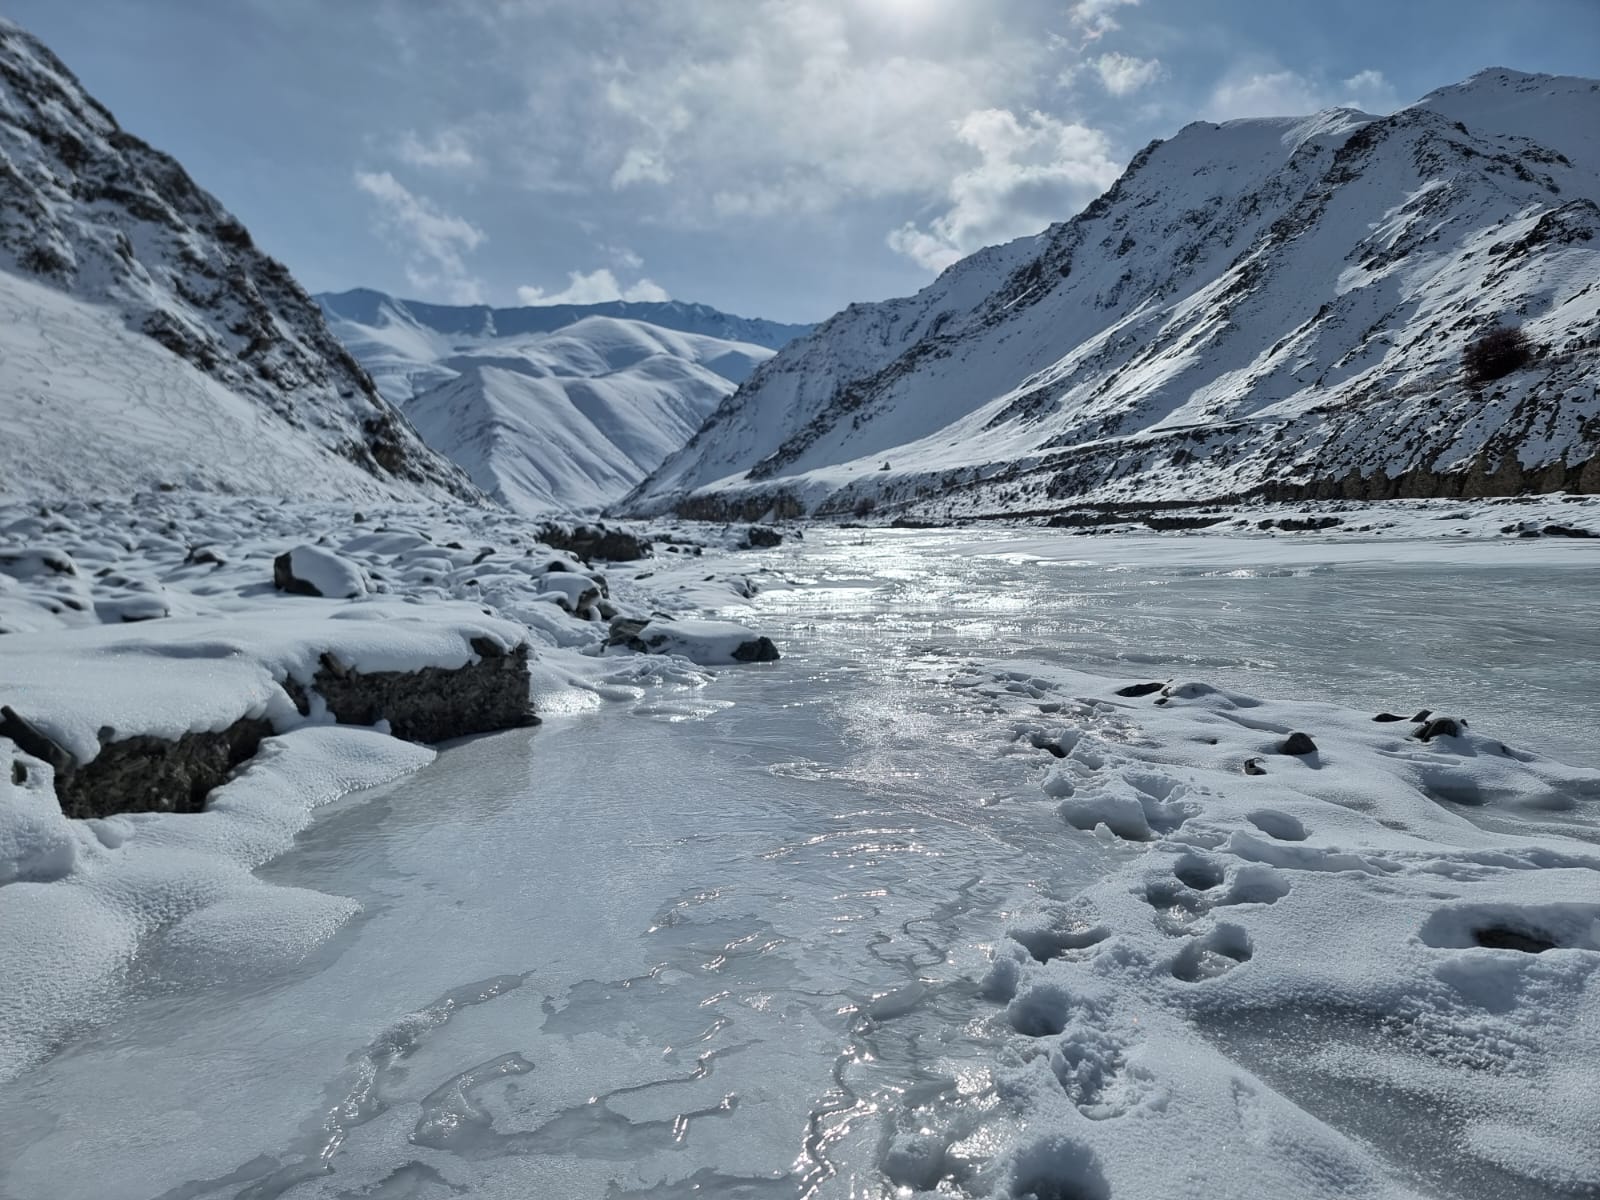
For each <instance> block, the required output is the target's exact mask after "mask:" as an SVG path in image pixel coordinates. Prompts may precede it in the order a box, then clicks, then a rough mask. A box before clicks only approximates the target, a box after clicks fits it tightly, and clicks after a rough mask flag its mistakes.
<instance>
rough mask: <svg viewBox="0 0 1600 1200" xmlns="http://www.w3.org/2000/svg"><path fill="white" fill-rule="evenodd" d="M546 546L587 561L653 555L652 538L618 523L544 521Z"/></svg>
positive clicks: (542, 534)
mask: <svg viewBox="0 0 1600 1200" xmlns="http://www.w3.org/2000/svg"><path fill="white" fill-rule="evenodd" d="M537 536H538V538H539V540H540V541H541V542H543V543H544V544H545V545H546V546H550V547H552V548H554V549H556V550H560V551H563V552H564V553H566V554H571V555H575V556H576V557H578V558H581V559H584V560H585V561H593V560H595V559H604V560H605V561H607V562H634V561H636V560H637V559H641V558H649V557H650V554H651V548H652V544H651V542H650V539H649V538H646V537H641V536H640V535H639V534H637V533H634V532H632V531H631V530H627V529H620V528H618V527H616V526H614V525H558V524H554V523H550V524H545V525H541V526H540V527H539V530H538V534H537Z"/></svg>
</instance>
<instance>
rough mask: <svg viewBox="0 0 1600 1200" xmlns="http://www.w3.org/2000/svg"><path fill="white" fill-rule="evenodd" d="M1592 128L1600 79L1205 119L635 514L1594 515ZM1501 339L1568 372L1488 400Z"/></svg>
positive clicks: (648, 489)
mask: <svg viewBox="0 0 1600 1200" xmlns="http://www.w3.org/2000/svg"><path fill="white" fill-rule="evenodd" d="M1590 118H1592V119H1593V121H1592V124H1593V125H1594V126H1600V83H1595V82H1594V81H1591V80H1584V79H1578V78H1575V77H1561V76H1534V75H1527V74H1524V73H1519V72H1511V71H1507V70H1505V69H1500V68H1491V69H1488V70H1486V71H1484V72H1480V73H1479V74H1478V75H1476V76H1474V77H1473V79H1472V80H1468V81H1465V82H1463V83H1461V84H1455V85H1450V86H1449V87H1446V88H1441V89H1437V90H1436V91H1434V92H1431V93H1429V95H1428V96H1427V97H1424V99H1423V100H1421V101H1419V102H1418V103H1417V104H1415V105H1412V106H1409V107H1408V108H1405V109H1401V110H1399V111H1398V112H1397V113H1394V114H1392V115H1390V116H1387V117H1374V116H1372V115H1370V114H1364V113H1359V112H1356V111H1354V110H1348V109H1332V110H1325V111H1324V112H1322V113H1318V114H1313V115H1312V116H1310V117H1306V118H1266V119H1247V120H1243V121H1234V122H1228V123H1225V124H1222V125H1216V124H1212V123H1209V122H1194V123H1191V124H1190V125H1188V126H1185V127H1184V129H1183V130H1181V131H1180V132H1179V133H1178V134H1176V135H1174V136H1173V137H1172V138H1170V139H1166V140H1163V141H1157V142H1154V143H1152V144H1151V145H1149V146H1147V147H1146V148H1145V149H1144V150H1142V151H1140V153H1139V154H1138V155H1136V156H1135V157H1134V159H1133V160H1132V162H1131V163H1130V164H1129V167H1128V169H1127V170H1126V171H1125V172H1124V173H1123V175H1122V176H1121V177H1120V178H1119V179H1118V181H1117V182H1116V183H1115V184H1114V185H1113V186H1112V188H1111V189H1110V190H1109V191H1108V192H1106V193H1105V194H1104V195H1103V196H1102V197H1100V198H1099V199H1098V200H1096V201H1094V202H1093V203H1091V204H1090V205H1089V206H1088V207H1087V208H1086V209H1085V210H1084V211H1083V212H1082V213H1080V214H1078V215H1077V216H1075V217H1074V218H1072V219H1071V220H1069V221H1065V222H1061V223H1058V224H1056V225H1053V226H1051V227H1050V228H1049V229H1047V230H1045V231H1043V232H1042V233H1040V234H1038V235H1034V236H1032V237H1029V238H1022V239H1018V240H1017V241H1015V242H1012V243H1009V244H1007V245H1004V246H998V247H990V248H987V249H985V250H981V251H979V252H977V254H975V255H973V256H970V257H969V258H967V259H964V260H962V261H961V262H959V263H957V264H955V265H953V266H952V267H950V268H949V269H947V270H946V271H945V272H944V273H943V274H941V275H940V276H939V278H938V279H936V280H935V281H934V282H933V283H932V284H930V285H929V286H928V287H927V288H924V289H923V290H922V291H921V292H919V293H917V294H916V295H914V296H910V297H902V298H900V299H896V300H890V301H885V302H883V303H881V304H873V305H854V306H851V307H850V308H848V309H846V310H844V312H842V313H840V314H837V315H835V316H834V317H832V318H830V319H829V320H827V321H825V322H823V323H822V324H821V325H820V326H818V327H817V329H816V330H815V331H814V332H813V333H812V334H811V335H809V336H808V337H806V338H803V339H801V340H799V341H797V342H795V343H793V344H792V345H791V346H790V347H788V348H787V349H786V350H784V351H782V352H780V353H779V354H778V355H777V356H776V357H774V358H773V359H772V360H771V361H769V362H768V363H767V364H765V365H764V366H763V367H761V368H760V369H759V370H758V371H757V372H756V373H755V374H754V375H753V376H752V377H751V379H750V380H748V381H747V382H746V383H745V384H744V385H743V386H742V387H741V388H740V390H739V391H738V392H736V393H735V394H734V395H733V396H731V397H730V398H729V399H728V400H727V401H725V402H724V403H723V405H722V406H720V407H719V409H718V410H717V412H716V413H714V414H713V415H712V417H711V418H710V419H709V420H708V422H707V424H706V426H704V427H703V428H702V430H701V431H700V433H699V434H698V435H697V436H696V438H694V439H692V440H691V441H690V443H688V444H687V445H686V447H685V448H684V450H682V451H680V452H679V453H678V454H677V455H674V456H673V457H672V458H671V459H669V460H668V461H667V462H666V463H664V464H663V465H662V467H661V468H660V469H658V470H657V471H656V472H655V473H654V474H653V475H652V476H651V477H650V479H648V480H646V481H645V482H644V483H643V484H642V485H641V486H640V487H639V488H638V489H636V490H635V492H634V493H632V494H631V495H630V496H629V497H628V498H626V499H625V500H624V501H623V502H622V504H621V505H619V506H618V507H619V511H624V512H634V513H651V512H661V511H666V510H675V511H678V512H679V513H680V514H683V515H703V516H717V515H751V514H756V515H759V513H760V512H765V511H768V510H770V509H776V510H779V511H783V512H786V513H789V514H799V513H813V514H817V515H832V514H837V513H840V512H849V511H853V510H854V509H855V508H857V507H858V506H865V505H869V504H870V505H875V504H880V503H881V504H884V505H886V506H888V507H889V508H890V509H892V510H893V511H897V512H901V513H903V514H905V515H908V516H913V517H919V518H929V517H932V518H939V517H944V516H960V515H963V514H967V515H971V514H975V513H1000V512H1005V511H1038V510H1045V509H1049V508H1050V507H1052V506H1054V507H1057V508H1061V507H1066V506H1069V505H1070V504H1072V503H1080V502H1081V503H1129V502H1134V501H1137V500H1148V501H1159V502H1169V501H1171V502H1178V501H1181V502H1186V503H1189V502H1201V501H1204V500H1208V499H1215V498H1222V497H1229V496H1238V495H1241V494H1245V493H1252V494H1265V493H1267V492H1271V491H1273V490H1274V489H1276V490H1277V491H1279V492H1284V491H1286V490H1293V489H1295V488H1301V489H1304V490H1306V492H1307V494H1311V493H1315V492H1317V491H1319V490H1321V491H1329V490H1330V489H1332V490H1333V491H1332V494H1343V493H1344V492H1347V491H1348V492H1355V493H1357V494H1360V495H1363V496H1367V497H1370V498H1384V497H1385V496H1387V495H1390V494H1400V493H1402V492H1404V493H1406V494H1417V493H1422V492H1427V493H1428V494H1434V493H1439V494H1449V491H1450V489H1451V488H1457V489H1460V488H1465V487H1469V486H1471V487H1488V488H1491V489H1504V488H1512V489H1516V488H1521V487H1525V486H1532V487H1551V486H1557V487H1563V488H1567V489H1569V490H1578V489H1582V490H1591V489H1593V488H1594V487H1595V485H1596V483H1600V479H1596V478H1594V477H1595V476H1596V475H1597V474H1600V471H1597V470H1596V469H1595V468H1593V467H1587V468H1586V467H1585V464H1586V463H1589V462H1590V461H1591V460H1592V458H1593V455H1594V449H1595V443H1596V440H1597V439H1600V428H1597V426H1596V422H1597V420H1600V401H1597V398H1596V396H1595V395H1594V394H1593V389H1592V388H1591V387H1588V386H1585V384H1584V371H1583V367H1582V362H1583V361H1586V359H1585V358H1584V356H1585V355H1588V354H1590V353H1591V351H1592V346H1593V343H1594V341H1595V339H1596V336H1597V332H1600V330H1597V321H1596V296H1595V294H1594V292H1593V291H1591V290H1588V281H1589V280H1592V279H1593V277H1594V273H1595V268H1596V265H1597V262H1600V259H1597V256H1596V253H1595V251H1596V249H1597V247H1596V246H1594V245H1592V244H1591V243H1592V241H1593V235H1594V233H1595V231H1596V228H1597V223H1596V217H1597V215H1600V208H1597V206H1596V203H1595V201H1596V199H1597V198H1600V138H1597V136H1596V135H1595V134H1594V133H1593V132H1591V121H1590ZM1535 135H1537V136H1535ZM1541 139H1542V140H1541ZM1547 142H1548V143H1551V144H1548V145H1547V144H1546V143H1547ZM1508 315H1509V316H1510V317H1511V318H1513V321H1512V323H1518V324H1523V325H1525V326H1527V328H1528V332H1529V334H1530V336H1532V337H1533V338H1534V340H1535V342H1536V343H1538V344H1540V345H1543V346H1545V347H1547V349H1546V350H1545V352H1544V354H1543V355H1541V356H1540V357H1538V358H1537V359H1536V360H1535V362H1534V364H1533V365H1532V367H1531V368H1530V369H1529V370H1528V371H1524V372H1522V373H1521V374H1519V375H1518V376H1515V377H1513V378H1511V379H1510V380H1508V381H1502V382H1501V383H1498V384H1496V385H1494V386H1493V387H1490V388H1485V389H1478V390H1474V389H1472V388H1469V387H1467V386H1466V385H1465V383H1464V382H1463V381H1462V380H1461V379H1460V374H1459V360H1460V354H1461V350H1462V347H1463V345H1464V343H1465V341H1466V340H1467V339H1468V338H1469V337H1471V336H1476V335H1477V334H1478V333H1479V332H1481V331H1482V330H1484V329H1486V328H1488V327H1489V326H1491V325H1492V324H1494V323H1497V322H1498V321H1499V320H1501V319H1503V318H1506V317H1507V316H1508ZM1406 396H1410V397H1411V398H1412V399H1411V400H1410V401H1409V402H1403V401H1404V400H1405V397H1406ZM1435 403H1437V404H1438V405H1442V406H1444V407H1445V408H1446V409H1447V410H1448V413H1449V419H1448V420H1446V421H1442V422H1441V421H1437V420H1433V419H1432V418H1431V416H1430V414H1431V413H1432V411H1433V408H1434V405H1435ZM880 457H881V458H883V459H887V460H889V462H890V470H888V471H883V470H881V466H882V463H881V462H880V461H875V460H876V459H878V458H880ZM1158 460H1159V461H1158ZM1513 462H1514V466H1513V465H1512V464H1513ZM1585 469H1587V470H1588V471H1589V474H1587V475H1585V474H1584V470H1585ZM1352 471H1354V472H1355V473H1356V476H1357V477H1358V478H1359V479H1361V480H1363V481H1365V482H1363V483H1360V484H1351V483H1348V481H1349V479H1350V477H1351V472H1352ZM1397 480H1399V481H1401V482H1399V483H1397V482H1396V481H1397ZM1469 480H1470V481H1471V482H1470V483H1469ZM1429 481H1431V483H1430V482H1429ZM1430 486H1431V488H1432V489H1433V491H1431V492H1430V491H1429V490H1428V489H1429V487H1430Z"/></svg>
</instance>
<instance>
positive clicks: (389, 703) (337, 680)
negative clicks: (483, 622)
mask: <svg viewBox="0 0 1600 1200" xmlns="http://www.w3.org/2000/svg"><path fill="white" fill-rule="evenodd" d="M472 649H473V651H474V653H476V654H477V655H478V661H477V662H475V663H468V664H467V665H466V666H464V667H458V668H454V669H452V668H449V667H423V668H422V669H421V670H419V671H368V672H364V673H363V672H359V671H353V670H351V669H350V668H348V667H346V666H344V665H343V664H342V663H340V662H339V660H338V659H337V658H335V657H334V656H333V655H332V654H324V655H323V656H322V663H321V665H320V666H319V667H318V668H317V673H316V676H315V677H314V678H313V679H312V681H311V686H312V689H313V690H314V691H316V692H317V693H318V694H319V695H320V696H321V697H322V698H323V700H324V701H326V702H327V705H328V711H329V712H331V713H332V714H333V715H334V718H335V719H336V720H338V721H339V722H340V723H341V724H346V725H375V724H377V723H378V722H379V721H388V722H389V732H390V733H392V734H393V735H394V736H395V737H397V738H401V739H403V740H404V741H408V742H444V741H448V740H450V739H451V738H458V737H466V736H468V735H470V734H474V733H493V732H495V731H496V730H500V729H516V728H520V727H522V726H525V725H532V724H535V723H536V721H537V718H536V717H535V716H534V715H533V705H532V702H531V701H530V700H529V698H528V645H527V643H526V642H524V643H522V644H521V645H519V646H517V647H516V648H515V649H514V650H511V651H506V650H502V649H501V648H500V646H499V645H498V644H497V643H495V642H493V641H491V640H490V639H488V638H473V639H472Z"/></svg>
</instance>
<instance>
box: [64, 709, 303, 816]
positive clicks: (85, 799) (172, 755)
mask: <svg viewBox="0 0 1600 1200" xmlns="http://www.w3.org/2000/svg"><path fill="white" fill-rule="evenodd" d="M271 735H272V726H271V725H270V724H269V723H268V722H266V721H264V720H261V719H259V718H254V717H241V718H240V719H239V720H237V721H235V722H234V723H233V724H232V725H230V726H228V727H227V728H226V729H223V730H220V731H218V732H209V731H208V732H203V733H186V734H184V735H183V736H182V737H180V738H178V739H177V740H176V741H169V740H167V739H166V738H158V737H147V736H144V735H140V736H137V737H130V738H123V739H122V740H120V741H118V740H113V739H114V738H115V732H114V731H113V730H110V729H104V730H101V732H100V742H101V746H100V753H98V754H97V755H95V757H94V759H93V761H91V762H88V763H85V764H84V765H83V766H76V765H74V766H73V767H71V768H69V769H68V770H66V771H60V772H57V774H56V780H55V785H56V799H57V800H58V801H59V802H60V804H61V811H62V812H63V813H64V814H65V815H67V816H69V817H80V818H81V817H109V816H115V815H116V814H118V813H134V812H179V813H197V812H200V811H202V810H203V809H204V808H205V806H206V797H207V796H208V795H210V793H211V790H212V789H213V788H215V787H218V786H219V785H221V784H222V783H224V782H226V781H227V779H228V776H229V775H231V774H232V773H233V771H234V769H235V768H236V767H238V766H239V765H240V764H241V763H243V762H245V761H246V760H247V759H249V758H250V757H252V756H253V755H254V754H255V752H256V750H257V749H259V748H260V746H261V739H262V738H265V737H270V736H271Z"/></svg>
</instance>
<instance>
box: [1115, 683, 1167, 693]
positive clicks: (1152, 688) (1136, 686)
mask: <svg viewBox="0 0 1600 1200" xmlns="http://www.w3.org/2000/svg"><path fill="white" fill-rule="evenodd" d="M1166 686H1167V685H1166V684H1164V683H1130V684H1129V685H1128V686H1127V687H1121V688H1118V689H1117V692H1116V694H1117V695H1119V696H1148V695H1149V694H1150V693H1151V692H1159V691H1160V690H1161V689H1162V688H1164V687H1166Z"/></svg>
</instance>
